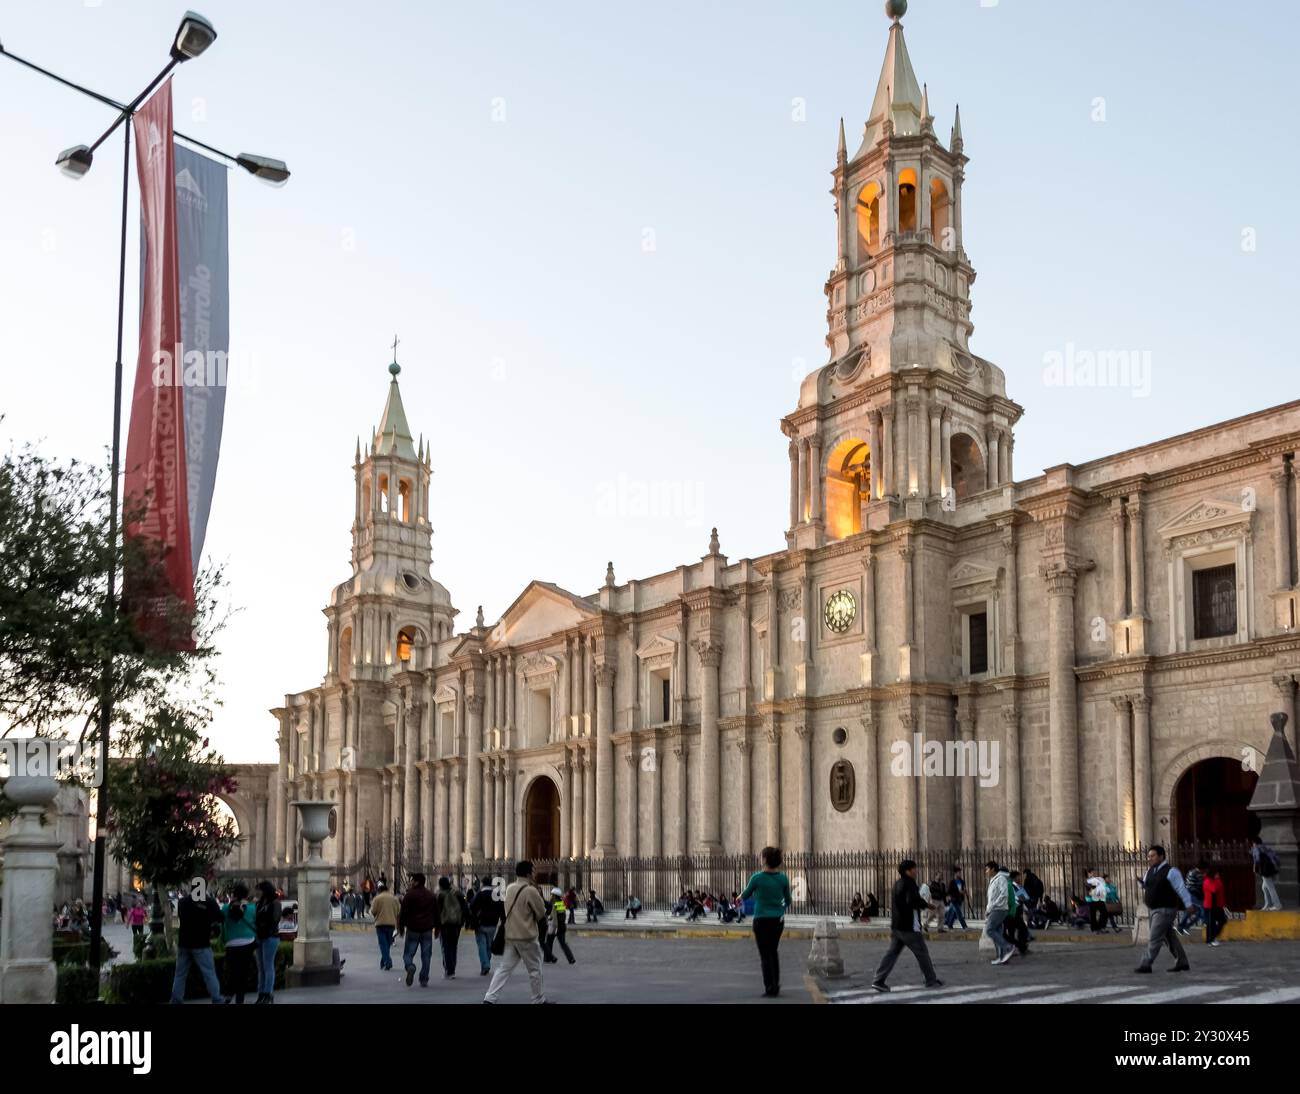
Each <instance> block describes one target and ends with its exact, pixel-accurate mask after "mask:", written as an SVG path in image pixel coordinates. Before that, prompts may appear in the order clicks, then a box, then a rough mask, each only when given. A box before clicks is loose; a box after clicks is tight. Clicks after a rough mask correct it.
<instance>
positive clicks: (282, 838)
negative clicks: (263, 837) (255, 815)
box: [271, 715, 292, 866]
mask: <svg viewBox="0 0 1300 1094" xmlns="http://www.w3.org/2000/svg"><path fill="white" fill-rule="evenodd" d="M291 732H292V730H291V729H290V728H289V724H288V718H287V717H286V716H284V715H281V716H280V735H279V737H277V738H276V741H277V743H278V744H279V746H280V763H279V766H278V768H277V769H276V773H275V779H274V781H273V782H272V783H271V809H272V815H273V816H274V818H275V846H274V848H273V850H274V861H275V864H276V865H277V866H279V865H280V864H282V863H283V862H284V860H285V851H286V850H287V844H288V833H289V825H288V820H289V818H288V814H287V812H286V811H287V809H288V807H289V802H288V799H287V798H286V797H285V793H284V788H285V787H286V786H288V785H289V734H290V733H291Z"/></svg>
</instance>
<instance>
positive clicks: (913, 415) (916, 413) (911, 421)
mask: <svg viewBox="0 0 1300 1094" xmlns="http://www.w3.org/2000/svg"><path fill="white" fill-rule="evenodd" d="M920 413H921V400H920V399H919V398H917V397H916V396H914V395H909V396H908V397H907V436H906V437H905V438H904V443H905V445H906V448H907V464H906V467H907V471H906V481H905V482H904V483H903V493H904V494H911V493H912V492H913V491H914V490H918V491H919V490H920V485H921V469H920V467H919V460H918V458H917V455H918V454H917V441H918V440H919V436H918V434H919V433H920V429H919V428H918V426H917V420H918V418H919V417H920Z"/></svg>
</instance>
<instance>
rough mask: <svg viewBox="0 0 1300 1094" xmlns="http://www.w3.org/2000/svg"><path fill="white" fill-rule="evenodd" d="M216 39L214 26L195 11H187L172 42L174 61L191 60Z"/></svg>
mask: <svg viewBox="0 0 1300 1094" xmlns="http://www.w3.org/2000/svg"><path fill="white" fill-rule="evenodd" d="M216 40H217V31H216V28H215V27H214V26H213V25H212V24H211V23H209V22H208V21H207V20H206V19H205V18H203V16H202V15H200V14H199V13H198V12H196V11H187V12H186V13H185V14H184V15H183V16H182V17H181V25H180V27H179V29H178V30H177V31H176V40H175V41H174V42H173V43H172V57H173V58H174V59H175V60H176V61H192V60H194V58H195V57H197V56H199V54H201V53H202V52H203V51H204V50H205V49H207V48H208V46H210V45H212V43H213V42H215V41H216Z"/></svg>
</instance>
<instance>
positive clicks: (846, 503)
mask: <svg viewBox="0 0 1300 1094" xmlns="http://www.w3.org/2000/svg"><path fill="white" fill-rule="evenodd" d="M824 474H825V476H826V534H827V535H828V536H830V538H831V539H844V538H845V537H846V536H852V535H855V534H857V533H858V532H861V531H862V506H863V505H864V504H865V503H867V502H868V501H870V500H871V446H870V445H869V444H868V443H867V442H866V441H864V440H862V439H861V438H860V437H845V438H844V439H843V440H841V441H840V442H839V443H838V444H836V445H835V447H834V448H832V449H831V452H830V456H829V457H828V459H827V461H826V467H825V468H824Z"/></svg>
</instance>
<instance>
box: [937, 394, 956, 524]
mask: <svg viewBox="0 0 1300 1094" xmlns="http://www.w3.org/2000/svg"><path fill="white" fill-rule="evenodd" d="M939 463H940V472H939V474H940V479H941V481H942V484H943V485H942V486H941V488H940V493H942V494H943V496H944V497H945V498H947V497H948V491H949V490H952V489H953V485H952V411H951V410H945V411H944V412H943V418H942V420H941V421H940V422H939ZM949 504H950V505H955V504H956V497H955V496H954V497H953V499H952V501H950V502H949Z"/></svg>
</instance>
